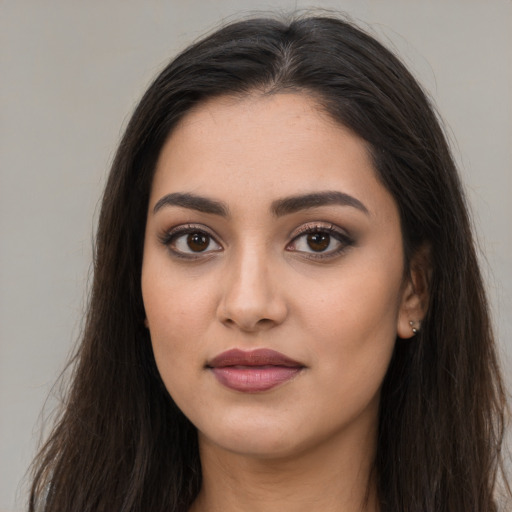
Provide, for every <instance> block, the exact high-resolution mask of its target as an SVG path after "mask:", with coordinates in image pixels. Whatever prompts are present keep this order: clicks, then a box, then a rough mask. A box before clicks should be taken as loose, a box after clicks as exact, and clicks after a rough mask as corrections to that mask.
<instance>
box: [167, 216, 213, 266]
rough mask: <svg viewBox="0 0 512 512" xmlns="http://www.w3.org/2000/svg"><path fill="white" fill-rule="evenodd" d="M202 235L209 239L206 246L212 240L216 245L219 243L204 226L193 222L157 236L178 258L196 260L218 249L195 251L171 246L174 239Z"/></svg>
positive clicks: (174, 242)
mask: <svg viewBox="0 0 512 512" xmlns="http://www.w3.org/2000/svg"><path fill="white" fill-rule="evenodd" d="M193 234H198V235H204V236H206V237H207V238H208V239H209V243H208V246H209V245H210V244H211V242H212V241H213V242H214V243H215V244H216V245H219V246H220V244H219V242H217V240H216V238H215V237H214V236H213V235H212V233H210V231H209V230H208V229H206V228H205V227H204V226H198V225H194V224H187V225H183V226H177V227H175V228H173V229H171V230H169V231H166V232H165V233H163V234H162V235H161V236H159V239H160V242H161V243H162V244H163V245H165V246H166V247H167V248H168V249H169V251H170V252H171V253H172V254H173V256H176V257H178V258H182V259H186V260H197V259H199V258H204V257H205V256H207V255H209V254H211V252H219V250H220V249H216V250H215V251H206V250H205V251H197V252H184V251H181V250H179V249H176V248H174V247H173V244H176V241H177V240H178V239H179V238H181V237H183V236H186V235H193Z"/></svg>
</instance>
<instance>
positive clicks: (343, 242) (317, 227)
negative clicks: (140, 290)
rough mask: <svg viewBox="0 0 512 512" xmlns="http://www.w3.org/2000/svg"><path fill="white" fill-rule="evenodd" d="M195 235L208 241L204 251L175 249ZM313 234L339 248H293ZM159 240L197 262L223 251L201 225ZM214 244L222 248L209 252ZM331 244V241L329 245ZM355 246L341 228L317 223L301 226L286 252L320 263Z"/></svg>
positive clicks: (182, 228) (175, 230) (176, 253)
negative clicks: (333, 242)
mask: <svg viewBox="0 0 512 512" xmlns="http://www.w3.org/2000/svg"><path fill="white" fill-rule="evenodd" d="M194 234H198V235H203V236H204V237H206V238H207V239H208V245H207V247H206V248H205V250H204V251H197V252H193V251H192V252H185V251H182V250H180V249H177V248H176V247H173V245H175V244H176V242H177V241H178V240H179V239H180V238H181V237H184V236H186V235H194ZM313 234H326V235H328V236H329V237H332V238H334V239H335V240H336V241H337V242H338V243H339V247H338V248H336V249H334V250H333V249H331V250H330V251H327V252H323V251H322V252H315V251H312V252H309V251H296V250H294V249H292V248H291V247H292V246H293V245H294V244H296V243H297V241H298V240H300V239H301V238H302V237H305V236H307V235H313ZM159 239H160V242H161V243H162V244H163V245H165V246H166V247H167V248H168V249H169V251H170V252H171V253H172V254H173V256H176V257H178V258H181V259H186V260H197V259H200V258H204V257H205V256H209V255H210V254H211V253H212V252H220V251H221V250H222V247H221V244H220V243H219V242H218V241H217V239H216V238H215V236H213V234H212V233H211V232H210V231H209V230H208V229H206V228H205V227H204V226H201V225H194V224H187V225H182V226H177V227H175V228H173V229H171V230H169V231H166V232H164V233H163V234H162V235H160V236H159ZM212 243H213V244H215V245H217V246H219V247H220V248H219V249H214V250H208V248H209V247H210V245H211V244H212ZM330 244H331V241H330V240H329V245H330ZM353 244H354V240H353V239H352V238H351V237H350V236H348V235H347V234H345V233H343V232H342V231H341V230H340V229H339V228H337V227H336V226H334V225H333V224H329V225H326V224H319V223H315V224H308V225H304V226H301V228H300V229H298V230H297V232H296V233H295V234H294V235H293V238H292V240H291V242H290V243H289V244H287V246H286V250H287V251H289V252H297V253H300V254H301V255H302V256H303V257H305V258H308V259H311V260H317V261H319V260H325V259H330V258H335V257H336V256H338V255H340V254H341V253H343V252H344V251H345V250H347V248H348V247H350V246H352V245H353Z"/></svg>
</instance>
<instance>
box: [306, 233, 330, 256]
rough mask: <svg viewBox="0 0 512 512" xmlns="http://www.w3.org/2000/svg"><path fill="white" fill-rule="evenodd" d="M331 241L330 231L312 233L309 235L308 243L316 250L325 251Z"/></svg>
mask: <svg viewBox="0 0 512 512" xmlns="http://www.w3.org/2000/svg"><path fill="white" fill-rule="evenodd" d="M330 243H331V235H329V234H328V233H321V232H318V233H310V234H309V235H308V236H307V244H308V246H309V248H310V249H311V250H313V251H315V252H322V251H325V250H326V249H327V248H328V247H329V244H330Z"/></svg>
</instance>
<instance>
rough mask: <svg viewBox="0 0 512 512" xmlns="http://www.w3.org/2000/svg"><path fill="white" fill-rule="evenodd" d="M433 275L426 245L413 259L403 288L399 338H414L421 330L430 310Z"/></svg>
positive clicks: (398, 328) (428, 249)
mask: <svg viewBox="0 0 512 512" xmlns="http://www.w3.org/2000/svg"><path fill="white" fill-rule="evenodd" d="M431 274H432V267H431V259H430V246H428V245H426V244H425V245H423V246H421V247H420V248H419V249H418V250H417V251H416V253H415V254H414V256H413V257H412V258H411V263H410V270H409V276H407V277H406V279H405V281H404V284H403V286H402V297H401V302H400V309H399V312H398V322H397V334H398V337H399V338H402V339H408V338H412V337H413V336H414V335H415V334H416V333H417V332H418V331H419V330H420V329H421V322H422V320H423V318H425V315H426V314H427V310H428V303H429V292H430V278H431Z"/></svg>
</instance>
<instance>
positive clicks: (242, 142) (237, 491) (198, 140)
mask: <svg viewBox="0 0 512 512" xmlns="http://www.w3.org/2000/svg"><path fill="white" fill-rule="evenodd" d="M325 191H331V192H333V191H334V192H341V193H343V194H347V195H349V196H351V197H352V198H355V199H356V200H357V201H358V202H359V203H360V205H362V206H363V207H362V208H361V207H360V206H355V205H356V204H357V203H355V202H354V203H353V204H338V203H336V204H321V205H318V206H315V207H308V208H300V209H298V210H297V211H293V212H290V211H287V212H283V211H281V212H279V213H280V214H279V215H276V212H275V211H273V206H274V209H275V205H276V201H280V200H282V199H283V198H288V197H290V196H299V195H304V194H311V193H323V192H325ZM176 193H180V194H194V195H195V196H200V197H203V198H208V199H211V200H214V201H216V202H218V203H222V205H223V208H224V210H226V211H224V212H223V213H225V214H226V213H227V215H219V214H218V213H220V212H213V211H211V212H209V213H208V212H204V211H198V210H197V209H195V206H197V205H191V204H188V205H184V204H180V205H176V204H168V203H170V202H171V201H168V202H167V203H166V202H165V200H162V198H164V197H166V196H167V195H168V194H176ZM173 197H175V196H173ZM156 205H158V206H157V209H156V211H155V206H156ZM182 229H188V230H189V231H190V232H191V233H198V232H199V234H200V235H201V234H202V235H201V236H203V237H205V238H203V240H202V242H203V244H202V245H199V246H198V245H197V244H196V245H194V244H192V245H189V244H188V242H187V240H189V238H187V236H188V235H187V233H185V234H183V232H181V231H180V230H182ZM304 229H309V230H310V231H314V233H313V235H314V236H317V237H318V236H319V235H320V236H321V237H324V238H322V239H323V240H324V241H325V240H327V242H328V245H327V246H326V249H322V250H317V249H318V247H319V246H318V245H314V244H313V248H312V246H311V245H312V244H311V238H310V239H309V241H308V235H307V234H304V232H303V231H304ZM176 230H178V231H176ZM301 230H302V231H301ZM204 233H206V234H207V235H205V234H204ZM208 237H209V238H208ZM315 240H318V238H315V239H314V241H315ZM191 247H192V248H191ZM198 247H200V248H201V249H203V248H204V247H206V248H205V249H204V250H200V251H197V250H196V249H197V248H198ZM322 247H323V246H322ZM415 276H416V274H415V272H413V276H412V279H405V278H404V261H403V251H402V234H401V229H400V221H399V215H398V210H397V206H396V204H395V202H394V200H393V198H392V197H391V195H390V194H389V192H388V191H387V190H386V189H385V188H384V187H383V185H382V184H381V183H380V182H379V181H378V179H377V177H376V174H375V171H374V169H373V166H372V163H371V159H370V157H369V155H368V152H367V149H366V146H365V144H364V142H363V141H362V140H361V139H359V138H358V137H357V136H355V135H354V134H353V133H351V132H350V131H349V130H348V129H346V128H345V127H343V126H341V125H339V124H337V123H335V122H334V121H332V120H331V119H330V118H329V117H328V116H327V115H326V114H324V113H322V111H321V109H319V107H318V105H317V104H316V103H315V101H314V100H313V99H311V98H310V97H308V96H306V95H303V94H276V95H271V96H264V95H260V94H257V93H254V94H253V95H249V96H245V97H243V98H233V97H223V98H216V99H214V100H211V101H209V102H206V103H204V104H202V105H200V106H199V107H197V108H196V109H195V110H194V111H192V112H190V113H188V114H187V116H186V117H185V118H184V119H183V120H182V122H181V123H180V124H179V125H178V127H177V128H176V129H175V130H174V131H173V133H172V134H171V136H170V137H169V139H168V141H167V142H166V144H165V146H164V147H163V150H162V152H161V155H160V157H159V160H158V164H157V167H156V173H155V176H154V180H153V184H152V190H151V196H150V203H149V210H148V217H147V226H146V235H145V245H144V259H143V268H142V293H143V299H144V305H145V310H146V315H147V320H146V323H147V326H148V328H149V330H150V334H151V339H152V344H153V350H154V354H155V359H156V363H157V366H158V369H159V371H160V374H161V376H162V379H163V381H164V383H165V385H166V387H167V389H168V391H169V393H170V394H171V396H172V397H173V399H174V400H175V402H176V403H177V404H178V406H179V407H180V408H181V409H182V411H183V412H184V413H185V415H186V416H187V417H188V418H189V419H190V420H191V421H192V423H193V424H194V425H195V426H196V427H197V429H198V435H199V445H200V455H201V463H202V468H203V487H202V490H201V492H200V495H199V497H198V499H197V500H196V502H195V503H194V506H193V508H192V510H194V511H199V510H201V511H214V510H219V511H220V510H222V511H223V512H227V511H231V510H233V511H234V510H237V511H239V510H245V511H259V510H265V511H267V512H268V511H272V510H276V511H277V510H279V511H281V512H282V511H287V510H290V511H291V510H293V511H295V512H296V511H301V510H304V511H306V510H307V511H310V510H323V511H335V510H336V511H341V510H343V511H356V510H357V511H360V510H367V511H375V510H378V508H377V505H376V499H375V493H374V488H373V480H372V479H371V477H370V469H371V465H372V460H373V457H374V454H375V446H376V429H377V418H378V406H379V394H380V387H381V384H382V381H383V378H384V376H385V373H386V370H387V367H388V364H389V361H390V358H391V355H392V351H393V347H394V344H395V341H396V337H397V336H399V337H401V338H409V337H412V335H413V332H412V330H411V326H410V325H409V321H411V320H413V321H417V320H419V319H420V318H421V317H422V314H423V307H422V305H423V303H424V301H423V299H422V297H421V296H420V294H419V293H417V291H416V290H417V287H416V286H415V280H416V277H415ZM418 280H419V278H418ZM233 348H237V349H241V350H252V349H256V348H270V349H273V350H276V351H278V352H280V353H282V354H284V355H286V356H287V357H289V358H292V359H293V360H295V361H298V362H300V363H301V365H302V369H301V370H300V371H299V372H298V374H297V375H296V376H295V377H294V378H292V379H290V380H288V381H286V382H284V383H282V384H280V385H278V386H276V387H274V388H272V389H269V390H266V391H263V392H255V393H247V392H240V391H236V390H233V389H229V388H227V387H226V386H224V385H223V384H222V383H220V382H219V381H218V380H217V379H216V378H215V376H214V375H213V373H212V371H211V370H210V369H209V368H208V367H207V363H208V361H211V359H212V358H213V357H215V356H217V355H218V354H220V353H222V352H224V351H226V350H230V349H233ZM368 484H370V485H369V486H368ZM368 489H369V494H368V495H366V493H367V490H368ZM365 497H366V498H367V499H366V501H365ZM364 503H365V504H364ZM363 504H364V505H363ZM362 507H363V508H362Z"/></svg>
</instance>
